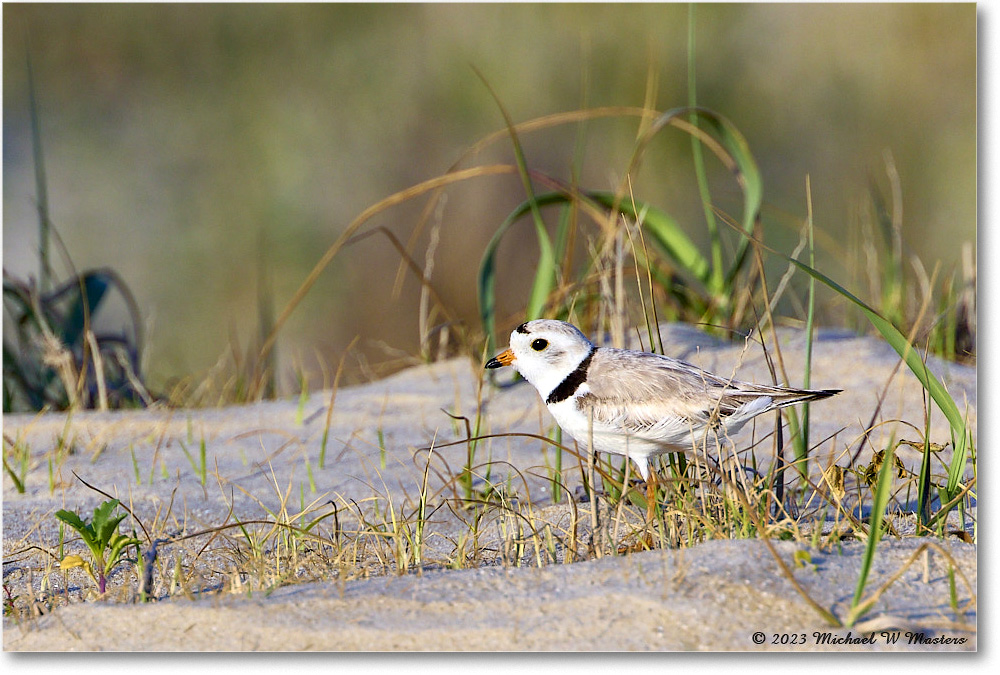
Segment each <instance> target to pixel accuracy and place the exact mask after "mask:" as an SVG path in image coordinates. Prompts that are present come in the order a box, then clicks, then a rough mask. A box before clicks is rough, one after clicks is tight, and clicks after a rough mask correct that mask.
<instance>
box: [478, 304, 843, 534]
mask: <svg viewBox="0 0 1000 675" xmlns="http://www.w3.org/2000/svg"><path fill="white" fill-rule="evenodd" d="M504 366H512V367H513V368H514V370H516V371H517V372H518V373H519V374H520V375H521V376H522V377H523V378H524V379H525V380H527V381H528V382H529V383H530V384H531V385H532V386H534V388H535V389H536V390H537V391H538V394H539V395H540V396H541V398H542V399H543V400H544V401H545V405H546V407H547V408H548V410H549V412H550V413H551V414H552V416H553V417H554V418H555V420H556V422H557V423H558V424H559V426H560V427H561V428H562V429H563V431H565V432H566V433H568V434H569V435H570V436H572V437H573V438H574V439H576V441H577V442H579V443H581V444H588V443H591V439H592V446H591V447H592V448H593V449H594V450H595V451H599V452H608V453H611V454H615V455H623V456H625V457H627V458H629V459H630V460H632V462H634V463H635V465H636V468H637V469H638V471H639V475H640V476H642V479H643V480H644V481H646V487H647V519H648V518H650V517H651V516H652V503H653V501H652V500H653V496H654V495H655V475H654V474H653V473H652V471H651V461H652V460H654V459H655V458H656V457H657V456H659V455H662V454H665V453H681V452H688V453H693V452H696V451H697V450H699V449H701V448H702V447H703V444H704V443H705V442H706V441H707V440H708V439H709V438H713V437H714V438H718V439H725V438H727V437H729V436H730V435H733V434H736V433H737V432H738V431H739V430H740V429H741V428H742V427H743V426H744V425H745V424H746V423H747V422H749V421H750V420H751V419H753V418H754V417H756V416H758V415H761V414H763V413H766V412H769V411H771V410H775V409H777V408H783V407H785V406H790V405H795V404H797V403H804V402H806V401H815V400H819V399H824V398H828V397H830V396H833V395H835V394H838V393H840V391H841V390H840V389H819V390H811V389H794V388H791V387H780V386H773V385H765V384H751V383H748V382H740V381H737V380H734V379H731V378H725V377H720V376H718V375H713V374H712V373H709V372H707V371H705V370H702V369H701V368H698V367H697V366H694V365H691V364H690V363H686V362H684V361H681V360H678V359H674V358H670V357H669V356H664V355H661V354H654V353H651V352H641V351H633V350H629V349H615V348H611V347H597V346H595V345H594V343H593V342H591V341H590V340H589V339H588V338H587V336H586V335H584V334H583V332H582V331H580V329H579V328H577V327H576V326H574V325H573V324H571V323H567V322H565V321H556V320H553V319H536V320H534V321H527V322H525V323H522V324H521V325H520V326H518V327H517V328H515V329H514V330H513V331H512V332H511V334H510V346H509V347H508V348H507V349H506V350H505V351H503V352H502V353H500V354H498V355H497V356H495V357H493V358H491V359H490V360H489V361H487V363H486V366H485V367H486V368H487V369H492V368H501V367H504Z"/></svg>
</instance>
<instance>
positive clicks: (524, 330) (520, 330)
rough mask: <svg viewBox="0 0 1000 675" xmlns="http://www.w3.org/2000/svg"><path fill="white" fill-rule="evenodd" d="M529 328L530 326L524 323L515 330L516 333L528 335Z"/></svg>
mask: <svg viewBox="0 0 1000 675" xmlns="http://www.w3.org/2000/svg"><path fill="white" fill-rule="evenodd" d="M527 326H528V324H527V323H522V324H521V325H520V326H518V327H517V328H515V329H514V330H515V331H516V332H518V333H527V332H528V328H527Z"/></svg>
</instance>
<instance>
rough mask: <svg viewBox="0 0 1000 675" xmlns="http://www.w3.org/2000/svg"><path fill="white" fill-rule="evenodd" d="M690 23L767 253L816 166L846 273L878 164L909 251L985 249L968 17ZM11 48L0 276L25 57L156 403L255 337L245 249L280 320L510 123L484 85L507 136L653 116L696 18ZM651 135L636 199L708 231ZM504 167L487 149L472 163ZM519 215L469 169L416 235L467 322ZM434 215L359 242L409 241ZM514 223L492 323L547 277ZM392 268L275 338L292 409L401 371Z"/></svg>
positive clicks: (104, 13) (620, 9) (371, 26)
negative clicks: (634, 109) (408, 193)
mask: <svg viewBox="0 0 1000 675" xmlns="http://www.w3.org/2000/svg"><path fill="white" fill-rule="evenodd" d="M696 17H697V22H696V35H697V43H696V59H697V61H696V62H697V75H698V101H699V104H701V105H704V106H707V107H710V108H712V109H714V110H716V111H717V112H720V113H721V114H723V115H725V116H727V117H728V118H730V119H731V120H732V121H733V122H734V123H735V124H736V126H737V127H738V128H739V129H740V130H741V131H742V132H743V134H744V135H745V136H746V138H747V139H748V141H749V143H750V146H751V149H752V151H753V153H754V155H755V157H756V159H757V162H758V164H759V166H760V169H761V172H762V175H763V178H764V187H765V199H766V206H765V212H764V216H765V223H768V222H769V221H770V222H772V223H778V225H777V226H774V227H773V232H772V229H769V230H768V238H769V241H771V242H772V243H774V244H775V245H777V246H779V247H781V248H782V249H783V250H786V251H790V250H791V248H792V247H793V246H794V243H795V241H796V240H797V236H798V235H797V233H796V232H795V231H794V229H793V228H794V227H797V226H798V221H797V220H796V219H801V218H804V216H805V212H806V207H805V187H804V186H805V179H806V175H807V174H808V175H809V176H810V178H811V183H812V196H813V205H814V212H815V221H816V224H817V227H818V228H819V229H820V230H821V233H822V234H821V236H820V239H819V243H820V245H822V246H823V247H824V249H823V251H822V252H821V254H820V261H819V265H820V267H821V269H824V270H825V271H826V272H827V273H828V274H830V275H831V276H833V277H834V278H836V279H838V280H840V281H842V282H845V283H846V282H850V281H851V270H852V269H854V268H856V267H857V265H858V262H857V260H858V258H860V257H861V256H862V255H863V253H862V250H861V248H859V247H858V246H852V245H849V243H850V242H851V241H857V240H858V236H857V233H858V232H859V228H860V225H859V222H860V221H861V220H863V219H864V218H865V217H866V215H865V214H866V213H867V211H869V210H870V195H869V185H870V182H871V181H872V180H874V181H875V183H876V184H879V185H882V186H887V185H888V182H887V180H886V177H885V176H886V170H885V160H884V157H885V153H886V151H888V152H890V153H891V156H892V158H893V159H894V162H895V166H896V169H897V170H898V172H899V177H900V184H901V187H902V195H903V203H902V214H903V222H904V231H903V239H904V244H905V246H906V255H907V258H909V256H910V255H916V256H919V257H920V258H921V259H922V260H923V261H924V264H925V265H926V266H927V268H928V270H929V269H930V268H931V267H932V266H933V265H934V263H935V262H937V261H940V262H941V263H942V265H943V266H944V269H945V270H949V269H951V268H952V267H954V266H955V265H956V264H957V263H958V261H959V259H960V255H961V246H962V244H963V243H965V242H972V243H973V244H975V238H976V177H977V174H976V159H977V157H976V56H977V54H976V7H975V5H974V4H920V5H905V4H892V5H855V4H845V5H812V4H809V5H789V4H781V5H759V4H746V5H723V4H711V5H699V6H697V11H696ZM3 31H4V33H3V141H4V144H3V178H4V181H3V266H4V269H5V270H6V271H7V272H9V273H11V274H14V275H17V276H20V277H22V278H24V277H27V276H29V275H37V270H38V256H37V250H38V225H37V212H36V206H35V199H36V189H35V183H34V166H33V162H32V151H31V124H30V114H29V103H28V84H27V76H26V54H27V52H28V49H29V45H30V53H31V58H32V64H33V68H34V79H35V87H36V92H37V97H38V103H39V106H40V114H41V117H40V119H41V130H42V142H43V146H44V152H45V162H46V171H47V177H48V194H49V201H50V206H51V217H52V221H53V223H54V225H55V227H56V228H57V230H58V232H59V234H60V235H61V237H62V239H63V241H64V242H65V244H66V247H67V248H68V250H69V252H70V254H71V256H72V260H73V263H74V265H75V266H76V268H77V269H78V270H82V269H85V268H88V267H99V266H110V267H113V268H114V269H115V270H117V271H118V272H119V273H120V274H121V275H122V277H124V279H125V281H126V283H127V284H128V285H129V286H130V287H131V288H132V290H133V292H134V293H135V295H136V298H137V300H138V303H139V306H140V307H141V309H142V311H143V317H144V320H145V322H146V326H147V334H146V342H147V349H146V354H145V361H146V367H147V372H148V375H149V377H150V382H151V384H152V385H153V387H154V389H155V388H156V387H157V386H165V384H166V383H168V382H169V380H170V379H171V378H174V377H179V376H186V375H190V374H197V373H205V372H207V370H208V369H209V368H210V367H211V366H212V365H213V364H215V363H217V362H218V361H219V359H220V358H221V357H222V356H223V355H224V354H225V353H226V352H227V350H228V349H229V348H230V346H231V345H232V344H233V342H234V341H238V342H239V343H240V344H241V345H243V346H244V347H245V345H246V344H248V343H250V342H251V341H252V340H253V339H254V338H255V332H256V322H257V319H256V316H257V304H258V300H257V286H258V270H259V260H261V259H262V260H263V261H264V262H265V265H266V269H267V274H268V276H269V278H270V281H269V284H270V287H271V292H272V295H273V302H274V305H275V307H276V309H277V310H280V309H281V307H282V306H283V305H284V303H285V302H286V301H287V300H288V299H289V298H290V297H291V295H292V293H294V291H295V289H296V288H297V287H298V286H299V284H301V283H302V281H303V280H304V278H305V276H306V274H307V273H308V272H309V270H310V269H311V268H312V266H313V265H314V264H315V263H316V262H317V260H318V259H319V258H320V256H321V255H322V253H323V252H324V250H325V249H326V248H327V247H328V246H329V245H330V244H331V243H333V241H334V240H335V239H336V237H337V236H338V234H339V233H340V232H342V231H343V229H344V228H345V227H346V226H347V225H348V224H349V223H350V222H351V220H353V219H354V218H355V217H356V216H357V215H358V214H359V213H360V212H361V211H362V210H364V209H365V208H367V207H369V206H371V205H372V204H374V203H375V202H377V201H378V200H380V199H382V198H384V197H386V196H388V195H389V194H391V193H393V192H396V191H398V190H402V189H404V188H407V187H409V186H411V185H413V184H415V183H417V182H420V181H422V180H426V179H429V178H432V177H434V176H438V175H440V174H442V173H444V172H445V171H446V170H447V169H448V167H449V166H451V165H452V164H453V163H454V162H455V161H456V160H457V159H458V158H459V157H460V155H461V153H462V152H463V151H464V150H465V149H466V148H468V147H469V146H471V145H472V144H474V143H475V142H476V141H478V140H480V139H481V138H482V137H484V136H485V135H487V134H488V133H491V132H494V131H496V130H498V129H502V128H503V118H502V116H501V115H500V113H499V111H498V109H497V107H496V104H495V102H494V101H493V100H492V98H491V97H490V94H489V92H488V91H487V90H486V88H485V87H484V86H483V84H482V83H481V82H480V81H479V79H478V78H477V77H476V75H475V73H474V71H473V68H472V67H471V66H475V67H476V68H478V69H479V70H480V71H481V72H482V73H483V74H484V76H485V77H486V78H487V79H488V80H489V82H490V84H491V86H492V87H493V88H494V89H495V91H496V92H497V94H498V95H499V96H500V98H501V99H502V100H503V102H504V105H505V106H506V108H507V110H508V111H509V112H510V114H511V115H512V117H513V118H514V120H515V121H517V122H520V121H525V120H529V119H532V118H535V117H539V116H542V115H547V114H550V113H555V112H560V111H568V110H574V109H578V108H581V107H596V106H611V105H620V106H625V105H629V106H641V105H642V103H643V98H644V93H645V90H646V83H647V78H648V76H649V73H650V72H651V70H652V72H653V73H654V74H655V76H656V78H657V82H658V87H657V96H656V101H655V105H656V107H657V108H658V109H660V110H666V109H668V108H672V107H676V106H682V105H685V104H686V102H687V85H686V81H687V31H688V6H687V5H684V4H676V5H675V4H641V5H626V4H608V5H602V4H584V5H549V4H516V5H515V4H501V5H478V4H476V5H462V4H438V5H433V4H431V5H418V4H402V5H341V4H334V5H285V4H276V5H229V4H226V5H211V6H206V5H146V4H143V5H127V4H126V5H119V4H115V5H24V4H15V5H10V4H8V5H5V6H4V8H3ZM636 129H637V122H636V120H635V119H634V118H630V119H626V118H621V119H614V120H605V121H592V122H590V123H588V125H587V128H586V134H585V141H586V145H585V154H584V161H583V165H582V171H581V183H582V184H583V185H584V186H586V187H589V188H593V189H614V187H615V186H616V185H617V183H618V181H619V180H620V179H621V174H622V172H623V171H624V168H625V166H626V165H627V162H628V159H629V156H630V152H631V150H632V145H633V142H634V139H635V134H636ZM661 136H662V138H663V139H664V140H658V141H657V147H656V149H655V150H654V151H652V152H651V153H650V154H649V155H648V158H647V160H646V161H645V162H644V164H643V169H642V173H641V175H640V176H639V177H638V178H637V179H636V182H635V190H636V197H637V198H641V199H643V200H647V201H650V202H652V203H654V204H656V205H658V206H660V207H661V208H664V209H666V210H667V211H669V212H670V213H672V214H673V215H674V216H675V217H676V218H678V219H679V220H680V221H681V222H682V223H683V224H684V225H685V227H686V228H687V229H688V230H689V232H690V233H691V235H692V236H693V237H694V238H695V239H696V240H697V241H701V242H703V241H704V240H705V235H704V233H703V230H704V216H703V214H702V211H701V207H700V204H699V202H698V196H697V188H696V184H695V182H694V176H693V172H692V168H691V158H690V153H691V151H690V141H689V139H688V137H687V136H686V135H684V134H681V133H679V132H675V133H671V132H669V131H668V132H665V133H663V134H661ZM522 142H523V144H524V148H525V153H526V155H527V160H528V163H529V165H531V166H532V167H535V168H538V169H540V170H542V171H544V172H547V173H549V174H550V175H553V176H557V177H560V178H562V179H564V180H569V177H570V171H571V164H572V161H573V156H574V149H575V143H576V128H575V127H574V126H563V127H558V128H555V129H550V130H547V131H543V132H538V133H534V134H526V135H525V136H524V137H523V138H522ZM511 161H512V153H511V151H510V144H509V142H504V143H498V144H496V145H494V146H492V147H491V148H490V149H489V150H487V151H486V152H485V153H483V154H482V155H481V156H478V157H475V158H473V160H472V161H471V162H466V164H465V165H466V166H472V165H475V164H489V163H495V162H506V163H509V162H511ZM715 164H716V165H717V163H715ZM884 193H885V195H886V196H888V194H889V191H888V187H885V188H884ZM713 197H715V198H716V200H717V202H718V203H719V205H720V206H721V207H723V208H725V209H727V210H728V211H730V212H731V213H734V214H738V213H739V190H738V188H737V186H736V185H735V184H734V183H733V182H732V181H731V180H728V181H727V180H726V179H725V177H723V178H722V179H720V180H717V181H713ZM523 199H524V191H523V188H522V186H521V185H520V181H519V180H518V178H517V177H516V176H503V177H492V178H480V179H476V180H473V181H469V182H465V183H462V184H459V185H457V186H454V187H452V188H450V189H449V190H448V192H447V199H446V201H445V203H444V205H443V207H442V208H441V209H440V210H439V212H438V213H437V214H435V216H434V218H433V219H432V224H439V225H440V244H439V245H438V246H437V248H436V252H435V255H434V270H433V277H432V280H433V282H434V283H435V285H436V287H437V288H438V290H439V292H440V293H441V296H442V297H443V299H444V301H445V302H446V303H447V304H448V305H449V306H450V307H451V308H453V310H454V311H455V312H456V313H457V314H458V315H459V316H460V317H461V318H462V319H463V320H465V321H466V322H468V323H469V324H471V325H476V323H477V309H476V294H475V276H476V272H477V268H478V264H479V259H480V256H481V253H482V250H483V247H484V245H485V243H486V242H487V241H488V240H489V238H490V236H491V235H492V233H493V231H494V230H495V229H496V227H497V226H498V225H499V224H500V222H502V221H503V219H504V218H505V217H506V215H507V214H508V213H509V211H510V210H511V209H512V208H513V207H514V206H516V205H517V204H519V203H520V202H521V201H523ZM424 203H425V200H423V199H420V200H416V201H415V202H412V203H408V204H405V205H403V206H401V207H397V208H394V209H392V210H391V211H386V212H384V213H381V214H379V215H378V216H377V217H376V218H375V219H374V220H373V221H371V222H370V223H369V225H368V226H367V227H368V228H370V227H373V226H378V225H381V226H385V227H387V228H389V229H390V230H392V231H393V232H395V233H396V234H397V236H399V237H400V238H401V239H402V240H404V241H405V240H406V238H407V237H408V236H409V234H410V232H411V231H412V230H413V228H414V226H415V223H416V221H417V219H418V217H419V213H420V209H421V207H422V206H423V205H424ZM516 227H521V228H523V229H522V230H521V232H523V245H521V244H520V243H511V242H507V243H506V244H505V245H504V247H503V248H502V249H501V258H500V261H501V267H500V268H501V270H503V274H502V276H501V278H500V286H499V292H500V298H499V307H500V313H501V316H503V315H516V313H517V312H518V311H519V309H521V308H522V307H523V303H524V302H525V299H526V293H527V289H528V286H529V284H530V281H531V274H530V270H531V269H532V266H533V265H534V262H535V259H536V256H535V252H534V251H535V249H534V247H535V237H534V235H533V233H532V232H531V225H530V223H528V222H527V221H526V222H525V223H524V224H522V225H519V226H516ZM769 227H770V225H769ZM428 237H429V235H428V233H427V232H425V233H424V235H423V236H422V239H421V240H420V241H419V242H418V246H417V249H416V254H415V258H416V259H417V260H418V261H419V262H420V263H421V264H423V262H424V251H425V249H426V247H427V244H428V241H429V239H428ZM53 255H54V257H53V261H54V263H55V268H56V270H57V271H61V272H62V274H61V276H62V277H63V278H68V270H66V268H65V266H64V265H62V264H61V262H60V259H59V257H58V256H57V255H56V254H53ZM398 262H399V255H398V253H397V252H396V251H395V249H394V248H393V247H392V246H391V245H390V244H389V242H388V241H387V240H386V239H385V238H382V237H371V238H368V239H366V240H364V241H362V242H360V243H358V244H356V245H353V246H352V247H350V248H349V249H347V250H346V251H345V254H344V255H342V256H340V257H338V258H337V259H336V260H335V261H334V262H333V264H332V265H331V266H330V267H328V268H327V270H326V271H325V272H324V273H323V275H322V277H321V279H320V281H319V283H318V284H317V286H316V287H314V288H313V290H312V292H311V293H310V294H309V296H308V297H307V298H306V300H305V302H304V303H303V304H302V305H301V306H300V307H299V308H298V309H297V310H296V312H295V314H293V315H292V318H291V320H290V322H289V323H288V325H287V326H286V327H285V328H284V330H283V332H282V333H281V336H280V338H279V343H278V353H279V368H280V372H281V379H280V381H279V387H280V390H281V391H284V392H286V393H287V392H289V391H294V390H295V389H296V388H297V386H296V384H295V382H294V379H293V377H292V375H291V373H292V371H293V369H294V368H295V367H297V366H298V367H304V368H306V369H308V370H310V371H311V372H314V373H318V372H319V365H318V364H320V363H322V364H324V366H325V367H326V368H328V369H333V368H335V366H336V363H337V362H338V361H339V359H340V355H341V353H342V352H343V350H344V348H345V347H346V345H347V344H348V343H349V342H350V341H351V340H352V338H354V337H355V336H356V335H360V336H361V342H360V343H359V347H358V351H357V354H359V355H364V358H366V359H367V360H368V361H369V362H371V363H380V362H383V363H384V362H388V361H391V362H393V363H397V364H398V363H401V362H400V361H398V360H397V359H398V357H399V355H401V354H402V355H413V354H416V353H417V351H418V344H419V334H418V329H417V315H418V312H417V303H418V298H419V285H418V284H417V283H416V282H415V281H414V279H413V277H412V276H410V277H407V280H406V283H405V285H404V288H403V292H402V294H401V296H400V297H399V298H398V299H395V300H394V299H393V298H392V294H391V288H392V284H393V281H394V278H395V274H396V266H397V264H398ZM779 272H780V268H779ZM105 320H107V319H105ZM234 336H236V337H235V338H234ZM348 367H349V372H350V373H351V374H350V376H349V379H348V381H351V380H352V379H354V380H356V379H358V378H361V377H363V376H364V371H363V369H361V368H359V367H358V363H357V361H356V360H355V359H354V358H353V357H352V359H351V361H350V363H349V364H348ZM311 384H312V385H313V386H319V385H321V384H322V378H321V377H320V376H318V375H317V376H316V377H315V378H314V379H313V380H311Z"/></svg>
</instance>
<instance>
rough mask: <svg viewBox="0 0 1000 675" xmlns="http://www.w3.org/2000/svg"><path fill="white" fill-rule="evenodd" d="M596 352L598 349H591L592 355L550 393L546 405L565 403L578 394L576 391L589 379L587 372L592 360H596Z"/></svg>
mask: <svg viewBox="0 0 1000 675" xmlns="http://www.w3.org/2000/svg"><path fill="white" fill-rule="evenodd" d="M596 351H597V348H596V347H592V348H591V350H590V353H589V354H587V356H585V357H584V359H583V361H580V365H578V366H577V367H576V369H574V370H573V372H572V373H570V374H569V375H567V376H566V379H565V380H563V381H562V382H560V383H559V386H558V387H556V388H555V389H553V390H552V391H551V392H549V396H548V398H546V399H545V402H546V403H548V404H552V403H559V402H560V401H565V400H566V399H568V398H569V397H570V396H572V395H573V394H575V393H576V390H577V389H578V388H579V387H580V385H581V384H583V381H584V380H586V379H587V370H589V369H590V360H591V359H592V358H594V352H596Z"/></svg>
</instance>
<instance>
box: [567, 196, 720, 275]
mask: <svg viewBox="0 0 1000 675" xmlns="http://www.w3.org/2000/svg"><path fill="white" fill-rule="evenodd" d="M586 196H587V197H588V198H589V199H592V200H593V201H595V202H597V203H598V204H600V205H601V206H604V207H605V208H613V207H614V204H615V196H614V194H612V193H610V192H588V193H586ZM634 207H635V208H633V204H632V202H631V201H626V202H623V203H620V204H618V209H619V211H620V212H621V213H623V214H625V215H626V216H628V217H629V218H632V219H636V218H638V213H637V212H641V213H643V226H644V227H645V229H646V231H647V232H649V233H650V235H652V238H653V241H654V242H656V244H657V245H658V246H660V247H661V248H662V249H663V250H664V252H665V253H666V254H667V255H668V256H669V257H670V258H671V259H672V260H673V261H674V262H675V263H676V264H677V265H678V266H679V267H680V268H681V269H682V270H683V271H685V272H687V273H688V274H690V275H691V276H693V277H694V278H695V279H697V280H698V281H700V282H701V283H702V284H704V285H705V286H706V287H709V286H710V284H711V267H710V266H709V264H708V260H706V259H705V257H704V256H703V255H702V254H701V251H699V250H698V247H697V246H696V245H695V243H694V242H693V241H691V238H690V237H688V236H687V234H686V233H685V232H684V230H683V229H682V228H681V226H680V225H679V224H678V223H677V221H676V220H674V219H673V218H672V217H671V216H670V215H669V214H667V213H665V212H664V211H662V210H660V209H658V208H656V207H655V206H652V205H650V204H646V203H643V202H636V203H635V205H634Z"/></svg>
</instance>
